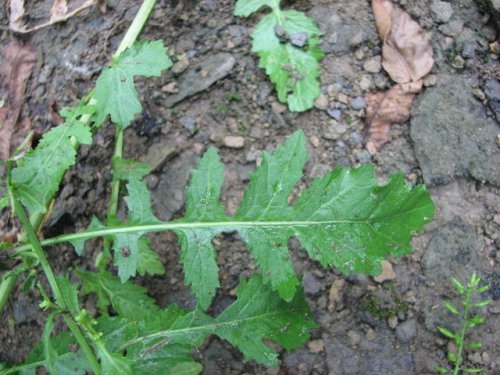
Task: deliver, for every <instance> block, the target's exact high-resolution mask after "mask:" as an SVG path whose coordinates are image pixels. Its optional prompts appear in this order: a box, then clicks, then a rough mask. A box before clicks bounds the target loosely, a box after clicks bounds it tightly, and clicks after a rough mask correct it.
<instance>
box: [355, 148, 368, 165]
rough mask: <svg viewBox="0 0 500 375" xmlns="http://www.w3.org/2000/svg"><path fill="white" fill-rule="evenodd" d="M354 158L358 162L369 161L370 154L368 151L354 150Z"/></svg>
mask: <svg viewBox="0 0 500 375" xmlns="http://www.w3.org/2000/svg"><path fill="white" fill-rule="evenodd" d="M356 159H357V160H358V161H359V162H360V163H369V162H370V161H371V160H372V156H371V155H370V153H369V152H368V151H366V150H362V151H359V152H356Z"/></svg>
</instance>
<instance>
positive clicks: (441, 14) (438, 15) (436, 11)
mask: <svg viewBox="0 0 500 375" xmlns="http://www.w3.org/2000/svg"><path fill="white" fill-rule="evenodd" d="M431 12H432V17H433V18H434V19H435V20H436V21H437V22H440V23H446V22H448V21H449V20H450V18H451V16H452V15H453V9H452V8H451V4H450V3H447V2H444V1H440V0H433V1H432V4H431Z"/></svg>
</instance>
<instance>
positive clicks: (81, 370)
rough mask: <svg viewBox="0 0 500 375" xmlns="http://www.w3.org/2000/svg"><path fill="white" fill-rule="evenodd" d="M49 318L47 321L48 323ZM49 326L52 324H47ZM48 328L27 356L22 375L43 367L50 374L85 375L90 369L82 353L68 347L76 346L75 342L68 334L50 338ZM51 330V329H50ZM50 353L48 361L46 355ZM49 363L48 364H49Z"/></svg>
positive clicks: (31, 374)
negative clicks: (40, 340)
mask: <svg viewBox="0 0 500 375" xmlns="http://www.w3.org/2000/svg"><path fill="white" fill-rule="evenodd" d="M49 320H52V318H50V316H49V319H48V320H47V323H49ZM49 324H53V322H52V323H49ZM49 329H50V327H47V325H46V326H45V328H44V332H43V334H42V342H40V343H38V344H36V345H35V346H34V347H33V349H32V350H31V352H30V353H29V355H28V358H27V360H26V362H25V363H24V364H23V365H22V367H23V369H22V370H21V371H20V373H21V374H22V375H35V374H37V367H39V366H44V367H45V368H46V369H47V370H48V371H50V373H51V374H56V375H57V374H64V375H66V374H67V375H85V374H88V373H90V372H91V370H92V368H91V366H90V364H89V363H88V361H87V359H86V357H85V355H84V354H83V352H81V351H78V352H72V351H70V350H69V348H70V347H73V346H75V345H76V341H75V339H74V338H73V336H72V335H71V334H70V333H69V332H62V333H60V334H58V335H56V336H54V337H50V332H49ZM50 330H51V329H50ZM47 352H50V359H48V358H47V356H46V353H47ZM49 362H50V363H49Z"/></svg>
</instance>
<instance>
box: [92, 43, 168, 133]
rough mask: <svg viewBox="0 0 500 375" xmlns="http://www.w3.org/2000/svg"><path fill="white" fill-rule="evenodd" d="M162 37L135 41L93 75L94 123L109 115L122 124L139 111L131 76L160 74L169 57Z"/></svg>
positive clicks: (165, 66)
mask: <svg viewBox="0 0 500 375" xmlns="http://www.w3.org/2000/svg"><path fill="white" fill-rule="evenodd" d="M166 52H167V50H166V48H165V47H164V46H163V42H162V41H159V40H157V41H154V42H149V41H143V42H139V43H135V44H134V45H133V46H132V47H130V48H128V49H127V50H125V51H124V52H123V53H122V54H121V55H120V57H119V58H118V59H117V60H115V61H113V62H112V64H111V66H110V67H108V68H106V69H105V70H104V71H103V72H102V73H101V75H100V76H99V78H98V79H97V82H96V86H95V91H94V98H95V99H96V100H97V105H96V107H97V114H96V118H95V123H96V125H97V126H99V125H101V124H102V123H103V122H104V120H105V119H106V117H107V116H108V115H110V117H111V121H112V122H113V123H115V124H118V125H120V126H122V127H124V128H126V127H127V126H129V125H130V123H131V122H132V120H133V119H134V117H135V115H136V114H137V113H139V112H141V111H142V106H141V102H140V101H139V94H138V93H137V90H136V88H135V84H134V77H135V76H145V77H151V76H160V74H161V72H162V70H164V69H167V68H170V67H171V66H172V61H170V59H169V58H168V56H167V54H166Z"/></svg>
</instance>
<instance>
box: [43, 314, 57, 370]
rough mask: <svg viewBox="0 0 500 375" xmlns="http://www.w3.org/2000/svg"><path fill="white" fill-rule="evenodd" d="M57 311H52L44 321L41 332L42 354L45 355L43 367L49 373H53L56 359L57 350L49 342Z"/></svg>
mask: <svg viewBox="0 0 500 375" xmlns="http://www.w3.org/2000/svg"><path fill="white" fill-rule="evenodd" d="M56 315H57V312H53V313H51V314H50V315H49V317H48V318H47V321H46V322H45V327H43V333H42V344H43V354H44V355H45V367H46V368H47V370H49V372H50V373H51V374H55V373H56V370H55V363H56V359H57V352H56V350H55V349H54V348H53V347H52V342H51V337H50V335H51V333H52V330H53V329H54V318H55V317H56Z"/></svg>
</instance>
